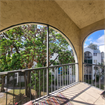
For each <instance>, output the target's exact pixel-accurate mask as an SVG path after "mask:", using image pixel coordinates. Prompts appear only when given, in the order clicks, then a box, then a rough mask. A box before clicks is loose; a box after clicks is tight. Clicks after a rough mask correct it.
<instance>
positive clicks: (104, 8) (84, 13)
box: [55, 0, 105, 29]
mask: <svg viewBox="0 0 105 105" xmlns="http://www.w3.org/2000/svg"><path fill="white" fill-rule="evenodd" d="M55 1H56V3H57V4H58V5H59V6H60V7H61V8H62V9H63V11H64V12H65V13H66V14H67V15H68V16H69V17H70V18H71V20H72V21H73V22H74V23H75V24H76V25H77V26H78V27H79V28H80V29H81V28H84V27H86V26H88V25H90V24H92V23H95V22H97V21H99V20H102V19H104V18H105V0H55Z"/></svg>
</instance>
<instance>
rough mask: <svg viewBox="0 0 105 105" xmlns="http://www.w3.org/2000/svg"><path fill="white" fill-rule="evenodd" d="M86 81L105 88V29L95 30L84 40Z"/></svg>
mask: <svg viewBox="0 0 105 105" xmlns="http://www.w3.org/2000/svg"><path fill="white" fill-rule="evenodd" d="M83 62H84V63H83V73H84V81H85V82H87V83H90V84H91V85H95V86H96V87H99V88H101V89H104V65H105V30H99V31H96V32H93V33H92V34H90V35H89V36H87V37H86V39H85V41H84V42H83Z"/></svg>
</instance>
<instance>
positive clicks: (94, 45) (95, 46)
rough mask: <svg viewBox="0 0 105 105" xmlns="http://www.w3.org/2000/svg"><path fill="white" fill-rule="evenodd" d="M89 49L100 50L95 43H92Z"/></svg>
mask: <svg viewBox="0 0 105 105" xmlns="http://www.w3.org/2000/svg"><path fill="white" fill-rule="evenodd" d="M88 48H91V49H93V50H98V45H96V44H94V43H90V44H89V46H88Z"/></svg>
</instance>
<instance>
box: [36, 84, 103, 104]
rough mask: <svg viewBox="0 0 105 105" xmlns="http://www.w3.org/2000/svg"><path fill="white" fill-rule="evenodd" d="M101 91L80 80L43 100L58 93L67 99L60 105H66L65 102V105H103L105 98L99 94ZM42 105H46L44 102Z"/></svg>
mask: <svg viewBox="0 0 105 105" xmlns="http://www.w3.org/2000/svg"><path fill="white" fill-rule="evenodd" d="M102 92H103V91H102V90H100V89H98V88H96V87H94V86H91V85H89V84H87V83H83V82H81V83H78V84H76V85H74V86H72V87H70V88H68V89H66V90H63V91H61V92H59V93H55V94H52V95H51V96H50V97H47V98H45V99H43V100H47V102H48V99H50V98H51V97H52V96H53V97H56V96H57V95H58V94H62V95H63V96H64V97H65V98H66V99H67V100H66V102H64V103H61V104H62V105H64V104H65V105H66V104H67V103H68V104H67V105H105V99H103V98H102V96H101V95H100V94H101V93H102ZM65 98H64V99H65ZM43 100H40V102H43ZM59 101H61V100H59ZM40 102H38V103H40ZM69 103H71V104H69ZM48 104H49V105H53V104H52V102H51V103H50V102H49V103H47V105H48ZM44 105H46V103H44ZM54 105H59V104H54Z"/></svg>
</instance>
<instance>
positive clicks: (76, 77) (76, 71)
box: [75, 64, 79, 82]
mask: <svg viewBox="0 0 105 105" xmlns="http://www.w3.org/2000/svg"><path fill="white" fill-rule="evenodd" d="M78 81H79V72H78V64H75V82H78Z"/></svg>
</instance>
